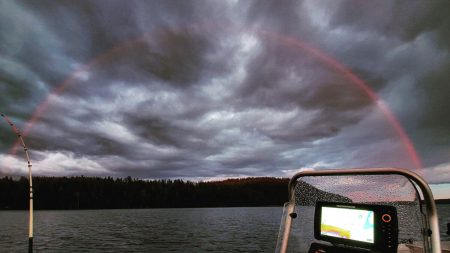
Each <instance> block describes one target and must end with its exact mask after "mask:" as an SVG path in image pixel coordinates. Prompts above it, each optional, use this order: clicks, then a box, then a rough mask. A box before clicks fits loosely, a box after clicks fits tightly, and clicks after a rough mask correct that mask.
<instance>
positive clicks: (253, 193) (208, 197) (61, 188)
mask: <svg viewBox="0 0 450 253" xmlns="http://www.w3.org/2000/svg"><path fill="white" fill-rule="evenodd" d="M288 182H289V180H288V179H280V178H264V177H263V178H243V179H227V180H224V181H213V182H198V183H197V182H190V181H183V180H151V181H147V180H140V179H132V178H131V177H127V178H116V179H114V178H111V177H107V178H99V177H84V176H79V177H35V178H33V192H34V208H35V209H37V210H45V209H114V208H181V207H237V206H282V205H283V203H284V202H286V201H287V193H288V191H287V188H288V187H287V185H288ZM0 209H3V210H5V209H10V210H18V209H28V179H27V178H25V177H21V178H19V179H18V180H17V179H16V180H15V179H13V178H11V177H4V178H0Z"/></svg>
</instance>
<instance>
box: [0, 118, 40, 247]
mask: <svg viewBox="0 0 450 253" xmlns="http://www.w3.org/2000/svg"><path fill="white" fill-rule="evenodd" d="M0 115H1V116H2V118H4V119H5V120H6V122H8V124H9V125H10V126H11V128H12V130H13V131H14V133H15V134H16V135H17V138H18V139H19V141H20V144H21V145H22V147H23V150H24V151H25V159H26V160H27V163H28V181H29V182H30V213H29V218H28V252H29V253H32V252H33V180H32V177H31V162H30V156H29V154H28V148H27V146H26V145H25V141H24V140H23V137H22V134H21V133H20V131H19V128H17V127H16V125H14V123H12V121H11V120H10V119H9V118H8V117H7V116H6V115H5V114H3V113H2V114H0Z"/></svg>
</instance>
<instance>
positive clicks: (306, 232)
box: [276, 168, 441, 253]
mask: <svg viewBox="0 0 450 253" xmlns="http://www.w3.org/2000/svg"><path fill="white" fill-rule="evenodd" d="M288 194H289V202H288V203H286V204H285V208H284V211H283V217H282V223H281V226H280V232H279V237H278V242H277V248H276V252H282V253H285V252H305V253H306V252H308V253H343V252H347V253H381V252H382V253H400V252H402V253H403V252H415V251H414V250H413V251H411V249H417V248H420V249H421V250H422V252H432V253H438V252H439V253H440V252H441V248H440V236H439V226H438V219H437V211H436V204H435V202H434V199H433V196H432V193H431V190H430V188H429V186H428V184H427V183H426V182H425V180H423V179H422V178H421V177H420V176H418V175H417V174H415V173H413V172H411V171H409V170H405V169H397V168H383V169H380V168H375V169H336V170H315V171H303V172H300V173H297V174H296V175H294V177H293V178H292V179H291V181H290V183H289V192H288Z"/></svg>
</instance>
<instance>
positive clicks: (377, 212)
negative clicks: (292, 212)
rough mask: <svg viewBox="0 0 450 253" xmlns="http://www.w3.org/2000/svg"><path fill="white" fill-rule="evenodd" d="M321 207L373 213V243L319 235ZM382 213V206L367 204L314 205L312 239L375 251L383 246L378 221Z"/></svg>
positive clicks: (321, 203)
mask: <svg viewBox="0 0 450 253" xmlns="http://www.w3.org/2000/svg"><path fill="white" fill-rule="evenodd" d="M323 207H332V208H342V209H357V210H366V211H372V212H373V219H374V224H373V226H374V227H373V230H374V231H373V234H374V240H373V243H370V242H364V241H358V240H352V239H346V238H340V237H334V236H327V235H322V234H321V228H320V225H321V219H322V208H323ZM381 212H382V206H378V205H368V204H353V203H334V202H317V204H316V210H315V217H314V237H315V238H316V239H318V240H322V241H328V242H331V243H335V244H344V245H348V246H354V247H360V248H366V249H377V248H380V246H381V247H382V245H384V242H383V241H382V240H380V239H381V236H380V235H381V233H382V231H381V229H380V224H379V222H377V221H379V220H380V217H381Z"/></svg>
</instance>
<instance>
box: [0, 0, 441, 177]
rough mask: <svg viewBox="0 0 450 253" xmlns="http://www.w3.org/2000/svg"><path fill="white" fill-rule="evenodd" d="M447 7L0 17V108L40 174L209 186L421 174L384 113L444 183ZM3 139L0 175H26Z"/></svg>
mask: <svg viewBox="0 0 450 253" xmlns="http://www.w3.org/2000/svg"><path fill="white" fill-rule="evenodd" d="M444 5H448V3H446V2H444V1H433V2H427V3H425V2H421V1H413V2H411V1H408V2H407V3H405V2H403V1H377V2H361V1H333V2H329V1H281V2H280V1H264V2H261V1H245V2H239V1H190V2H179V1H163V2H160V1H155V2H145V3H144V2H142V1H127V3H124V2H121V1H95V2H91V1H77V2H73V1H62V2H58V3H55V2H53V1H41V2H40V3H39V4H36V3H30V2H21V1H15V2H2V3H1V4H0V31H1V32H0V55H1V56H0V108H1V112H2V113H5V114H6V115H8V116H9V117H10V118H11V119H12V120H13V121H14V122H15V123H16V124H17V125H18V126H19V128H21V129H23V130H24V131H26V132H27V136H26V141H27V143H28V145H29V146H30V149H31V154H32V158H33V160H34V163H35V166H34V167H33V168H34V170H35V173H36V174H39V175H55V176H57V175H80V174H84V175H96V176H109V175H113V176H117V177H122V176H128V175H130V176H133V177H140V178H195V179H200V180H201V179H205V178H223V177H242V176H291V175H292V173H293V172H294V171H296V170H298V169H300V168H314V169H320V168H336V167H405V168H409V169H416V168H415V164H414V161H413V159H412V157H411V154H410V153H408V151H407V150H406V148H405V143H404V140H402V139H401V138H400V137H399V135H398V133H397V132H396V131H395V129H394V127H393V126H392V125H391V123H390V122H389V121H388V119H387V118H386V115H385V114H384V113H383V110H382V109H380V107H379V104H380V103H381V102H382V103H385V104H387V105H388V106H389V108H391V110H392V112H393V113H394V115H395V116H396V117H397V118H398V119H399V121H400V123H401V124H402V125H403V127H404V129H405V130H406V133H407V134H408V135H409V136H410V137H411V139H412V141H413V143H414V145H415V147H416V149H417V150H418V152H419V155H420V157H421V158H422V161H423V166H424V168H425V169H424V173H423V175H424V176H425V177H426V178H427V180H429V181H430V182H432V183H433V182H434V183H446V182H447V183H448V182H450V175H449V173H447V172H448V171H449V170H450V167H449V166H448V164H449V158H450V144H449V143H450V142H449V136H450V121H449V117H448V116H447V114H448V110H447V108H448V102H447V101H448V99H447V97H448V94H450V85H449V81H450V75H449V72H448V69H449V67H450V60H449V59H450V57H449V46H450V42H449V38H450V36H449V34H448V33H449V32H448V31H450V17H449V16H448V15H447V13H446V12H445V11H443V10H445V8H447V7H448V6H447V7H446V6H444ZM447 9H448V8H447ZM292 41H294V42H295V43H291V42H292ZM296 43H297V44H296ZM312 51H315V52H321V54H323V55H328V56H329V57H330V59H332V58H334V59H336V63H334V62H331V61H326V60H324V59H323V58H320V57H319V56H317V55H316V54H314V53H312ZM336 64H341V65H340V66H338V67H336V66H333V65H336ZM344 66H345V67H344ZM342 68H348V70H350V71H352V73H354V74H355V75H356V76H358V77H359V78H360V79H361V80H363V81H365V83H367V85H368V86H369V87H370V89H372V90H373V91H375V92H376V93H377V94H378V96H379V98H380V99H381V100H382V101H381V100H380V101H374V100H373V98H371V97H370V96H369V95H368V94H367V91H365V90H364V89H363V88H362V87H361V86H360V85H358V84H355V81H354V80H352V79H351V78H349V77H348V75H345V73H342V71H341V70H342ZM43 103H45V107H42V105H43ZM39 106H41V107H40V108H41V109H42V108H43V109H44V110H41V111H38V112H37V111H36V110H37V108H39ZM33 115H34V116H38V117H37V120H36V121H34V123H33V124H32V125H27V122H28V121H29V120H30V118H32V117H33ZM8 127H9V126H8V125H7V124H2V125H0V130H1V133H0V137H1V140H2V141H1V143H0V148H1V151H2V155H1V164H0V166H1V167H0V172H1V173H2V174H6V175H10V174H21V173H25V171H24V168H22V166H21V163H20V158H19V157H18V155H10V154H9V150H10V148H11V146H13V144H14V142H15V139H14V136H13V135H12V134H11V132H10V129H9V128H8Z"/></svg>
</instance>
